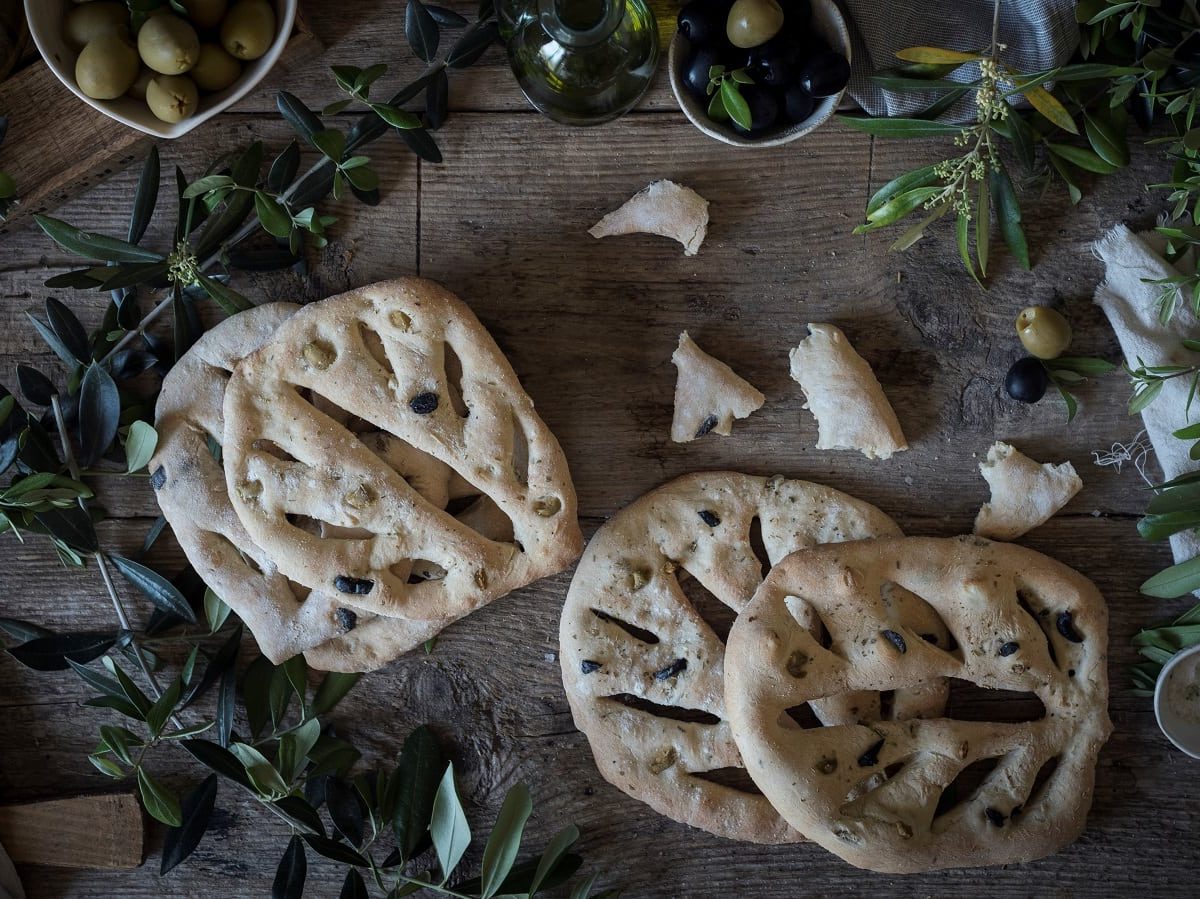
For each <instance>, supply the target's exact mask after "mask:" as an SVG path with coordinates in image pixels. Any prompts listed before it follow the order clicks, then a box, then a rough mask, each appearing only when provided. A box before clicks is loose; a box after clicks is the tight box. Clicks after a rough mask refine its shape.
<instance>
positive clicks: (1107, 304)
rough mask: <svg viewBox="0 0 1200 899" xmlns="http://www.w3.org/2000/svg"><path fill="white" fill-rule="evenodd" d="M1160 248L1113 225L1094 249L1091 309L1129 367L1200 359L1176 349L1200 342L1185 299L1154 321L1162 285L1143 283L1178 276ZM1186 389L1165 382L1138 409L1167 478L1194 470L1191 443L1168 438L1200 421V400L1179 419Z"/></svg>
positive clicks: (1191, 539)
mask: <svg viewBox="0 0 1200 899" xmlns="http://www.w3.org/2000/svg"><path fill="white" fill-rule="evenodd" d="M1165 246H1166V238H1164V237H1163V236H1162V235H1160V234H1156V233H1155V232H1153V231H1149V232H1146V233H1143V234H1134V233H1133V232H1132V231H1130V230H1129V229H1128V228H1126V227H1125V226H1124V225H1117V226H1116V227H1115V228H1113V229H1112V230H1111V231H1109V232H1108V233H1107V234H1105V235H1104V237H1102V238H1101V239H1100V240H1099V241H1097V243H1096V245H1095V252H1096V255H1097V256H1099V257H1100V259H1102V260H1103V261H1104V265H1105V277H1104V281H1102V282H1101V283H1100V286H1099V287H1097V288H1096V304H1097V305H1098V306H1099V307H1100V308H1101V309H1103V310H1104V314H1105V315H1106V316H1108V321H1109V324H1111V325H1112V328H1113V331H1115V332H1116V334H1117V340H1118V341H1120V343H1121V350H1122V352H1124V354H1125V361H1126V362H1127V363H1128V364H1129V366H1130V368H1136V367H1137V366H1138V365H1139V364H1141V363H1139V361H1138V360H1139V359H1140V360H1141V361H1142V362H1144V363H1145V364H1146V365H1195V364H1196V362H1197V361H1198V360H1200V356H1198V355H1197V354H1196V353H1192V352H1190V351H1188V350H1184V349H1183V348H1182V347H1181V346H1180V342H1181V341H1182V340H1183V339H1184V338H1195V337H1200V322H1197V320H1196V317H1195V316H1194V315H1192V310H1191V303H1190V297H1185V298H1184V302H1181V303H1180V304H1179V308H1178V310H1177V311H1176V312H1175V315H1174V316H1172V318H1171V320H1170V321H1169V322H1167V323H1166V324H1165V325H1164V324H1162V323H1161V322H1160V321H1159V320H1158V306H1157V303H1156V300H1157V298H1158V296H1159V294H1160V293H1161V291H1162V286H1161V285H1158V284H1150V283H1147V282H1148V281H1156V280H1159V279H1162V278H1171V277H1175V276H1177V275H1179V274H1180V272H1179V270H1178V269H1177V268H1175V266H1173V265H1171V264H1170V263H1169V262H1167V261H1166V260H1165V259H1164V258H1163V256H1162V253H1163V250H1164V249H1165ZM1190 387H1191V379H1190V378H1175V379H1172V380H1170V381H1167V382H1166V383H1165V384H1163V388H1162V392H1161V393H1159V395H1158V397H1157V398H1156V399H1155V400H1154V402H1152V403H1151V404H1150V405H1149V406H1147V407H1146V408H1145V409H1144V410H1142V423H1143V424H1144V425H1145V428H1146V436H1147V437H1149V438H1150V443H1151V445H1152V446H1153V447H1154V454H1155V456H1157V457H1158V464H1159V467H1160V468H1161V469H1162V472H1163V475H1164V476H1165V477H1166V478H1168V479H1170V478H1174V477H1178V476H1179V475H1181V474H1184V473H1185V472H1189V471H1194V470H1195V469H1196V467H1197V465H1196V463H1195V462H1193V461H1192V460H1191V459H1189V458H1188V450H1189V449H1191V446H1192V441H1190V440H1180V439H1179V438H1177V437H1174V436H1172V433H1171V432H1172V431H1176V430H1178V429H1179V428H1182V427H1184V426H1185V425H1188V424H1194V423H1196V422H1197V421H1200V397H1198V398H1197V399H1196V400H1195V401H1194V402H1193V403H1192V414H1193V419H1192V421H1188V419H1187V417H1186V416H1185V415H1184V409H1185V408H1186V406H1187V395H1188V390H1189V389H1190ZM1171 551H1172V552H1173V553H1174V555H1175V561H1176V562H1183V561H1185V560H1187V559H1190V558H1192V557H1193V556H1196V555H1200V538H1197V536H1196V534H1195V532H1193V531H1184V532H1182V533H1179V534H1175V535H1174V536H1172V537H1171Z"/></svg>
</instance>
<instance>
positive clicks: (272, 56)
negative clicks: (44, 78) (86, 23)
mask: <svg viewBox="0 0 1200 899" xmlns="http://www.w3.org/2000/svg"><path fill="white" fill-rule="evenodd" d="M47 2H48V0H25V2H24V6H25V20H26V22H27V23H28V27H29V34H30V36H31V37H32V38H33V42H34V44H35V45H36V46H37V49H38V53H39V54H40V55H41V58H42V61H43V62H44V63H45V64H46V66H47V67H48V68H49V69H50V71H51V72H53V73H54V77H56V78H57V79H58V80H59V81H60V82H62V83H63V84H64V85H65V86H66V87H67V89H68V90H70V91H71V93H73V94H74V95H75V96H76V97H78V98H79V99H80V100H82V101H83V102H84V103H86V104H87V105H88V106H90V107H92V109H95V110H96V111H98V112H100V113H103V114H104V115H106V116H108V118H110V119H113V120H114V121H117V122H120V123H121V124H123V125H127V126H128V127H130V128H133V129H134V130H136V131H140V132H142V133H143V134H148V135H150V136H151V137H158V138H162V139H164V140H174V139H175V138H178V137H183V135H185V134H187V133H189V132H191V131H192V130H194V129H196V128H199V127H200V126H201V125H203V124H204V123H205V122H207V121H208V120H209V119H211V118H213V117H214V116H217V115H220V114H221V113H222V112H225V110H227V109H229V108H230V107H231V106H233V105H234V104H235V103H237V102H238V101H240V100H241V99H242V98H244V97H245V96H246V95H247V94H249V93H250V92H251V91H252V90H254V89H255V88H256V87H258V85H259V84H261V83H262V81H263V79H264V78H266V77H267V74H268V73H269V72H270V71H271V69H273V68H274V67H275V63H277V62H278V61H279V57H280V56H282V55H283V51H284V48H286V47H287V44H288V41H290V40H291V38H292V31H293V30H295V26H296V13H297V10H298V8H299V0H278V3H277V8H279V7H282V10H283V12H282V16H281V17H280V21H278V22H276V29H277V31H276V34H275V39H274V40H273V41H272V42H271V46H270V47H269V48H268V49H267V52H266V53H264V54H263V55H262V56H261V57H259V58H258V59H256V60H253V62H254V63H257V64H261V66H262V68H261V71H260V72H259V73H258V75H257V76H254V77H249V76H246V75H243V76H242V79H241V81H240V83H235V84H234V85H232V86H231V87H229V88H227V89H226V90H227V91H229V93H228V94H227V95H226V96H225V97H224V98H223V99H222V100H221V101H220V102H217V103H214V104H213V105H212V106H211V107H209V108H208V109H206V110H204V111H203V112H197V113H196V114H195V115H192V116H189V117H188V118H186V119H184V120H183V121H181V122H175V123H174V124H172V123H169V122H163V121H159V120H158V119H153V121H149V122H143V121H138V120H137V119H133V118H130V117H129V116H127V115H124V114H123V113H121V112H120V111H118V110H116V109H113V108H112V107H111V106H110V105H109V101H107V100H95V99H93V98H91V97H89V96H88V95H87V94H85V93H84V92H83V91H82V90H80V89H79V85H78V84H76V82H75V74H74V72H67V71H65V70H64V66H63V65H62V64H61V63H60V62H59V60H57V59H55V58H54V55H53V52H52V49H51V48H50V46H49V44H48V43H47V42H46V41H44V40H43V34H42V29H40V28H36V27H34V16H33V14H32V10H33V9H34V7H38V8H44V5H45V4H46V3H47ZM50 2H53V0H50ZM151 118H153V116H151Z"/></svg>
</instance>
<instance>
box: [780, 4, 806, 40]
mask: <svg viewBox="0 0 1200 899" xmlns="http://www.w3.org/2000/svg"><path fill="white" fill-rule="evenodd" d="M811 21H812V0H791V2H790V3H784V4H783V33H784V34H787V35H794V36H796V37H801V36H804V35H807V34H809V33H810V31H811V29H809V27H808V23H809V22H811Z"/></svg>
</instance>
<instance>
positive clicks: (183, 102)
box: [146, 75, 200, 125]
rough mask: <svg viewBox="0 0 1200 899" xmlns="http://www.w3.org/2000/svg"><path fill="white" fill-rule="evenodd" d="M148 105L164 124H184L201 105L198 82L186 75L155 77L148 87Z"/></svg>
mask: <svg viewBox="0 0 1200 899" xmlns="http://www.w3.org/2000/svg"><path fill="white" fill-rule="evenodd" d="M146 105H147V106H149V107H150V111H151V112H152V113H154V114H155V115H156V116H157V117H158V118H160V119H162V120H163V121H164V122H168V123H170V124H172V125H173V124H175V123H176V122H182V121H183V120H184V119H186V118H187V117H188V116H190V115H191V114H192V113H194V112H195V111H196V107H197V106H199V105H200V92H199V91H198V90H196V82H194V81H192V79H191V78H188V77H187V76H186V75H155V76H154V78H152V79H151V80H150V84H148V85H147V86H146Z"/></svg>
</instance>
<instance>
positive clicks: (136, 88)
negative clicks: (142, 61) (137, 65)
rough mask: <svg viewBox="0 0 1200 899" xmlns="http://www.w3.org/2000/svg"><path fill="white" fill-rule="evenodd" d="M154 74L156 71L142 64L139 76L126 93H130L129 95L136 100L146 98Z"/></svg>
mask: <svg viewBox="0 0 1200 899" xmlns="http://www.w3.org/2000/svg"><path fill="white" fill-rule="evenodd" d="M154 75H155V72H154V70H153V69H148V68H146V67H145V66H142V70H141V71H140V72H138V76H137V78H135V79H134V82H133V84H131V85H129V90H127V91H126V92H125V93H127V94H129V96H131V97H133V98H134V99H135V100H145V99H146V88H147V87H149V86H150V79H151V78H153V77H154Z"/></svg>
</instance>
